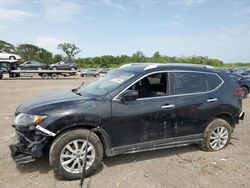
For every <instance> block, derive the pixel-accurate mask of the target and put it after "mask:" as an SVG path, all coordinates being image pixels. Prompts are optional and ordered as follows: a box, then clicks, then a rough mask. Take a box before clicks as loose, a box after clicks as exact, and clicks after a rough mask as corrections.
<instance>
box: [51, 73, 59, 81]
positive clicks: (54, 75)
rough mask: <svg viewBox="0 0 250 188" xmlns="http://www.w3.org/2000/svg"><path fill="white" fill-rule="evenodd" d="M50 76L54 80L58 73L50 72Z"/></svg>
mask: <svg viewBox="0 0 250 188" xmlns="http://www.w3.org/2000/svg"><path fill="white" fill-rule="evenodd" d="M50 77H51V78H52V79H53V80H56V79H57V77H58V75H57V74H56V73H52V74H51V75H50Z"/></svg>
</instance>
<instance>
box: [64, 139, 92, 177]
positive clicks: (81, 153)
mask: <svg viewBox="0 0 250 188" xmlns="http://www.w3.org/2000/svg"><path fill="white" fill-rule="evenodd" d="M86 145H87V141H86V140H82V139H78V140H73V141H71V142H69V143H68V144H66V145H65V146H64V148H63V149H62V152H61V155H60V162H61V165H62V167H63V168H64V169H65V170H66V171H68V172H70V173H81V172H82V167H83V160H84V158H85V148H86ZM86 160H87V162H86V170H87V169H88V168H90V166H91V165H92V164H93V162H94V160H95V148H94V147H93V145H92V144H91V143H90V142H89V143H88V146H87V157H86Z"/></svg>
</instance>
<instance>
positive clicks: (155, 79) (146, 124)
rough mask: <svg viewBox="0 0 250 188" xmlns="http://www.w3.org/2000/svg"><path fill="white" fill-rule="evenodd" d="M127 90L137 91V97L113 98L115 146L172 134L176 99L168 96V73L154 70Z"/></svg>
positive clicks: (164, 137)
mask: <svg viewBox="0 0 250 188" xmlns="http://www.w3.org/2000/svg"><path fill="white" fill-rule="evenodd" d="M128 90H135V91H137V92H138V98H137V99H135V100H132V101H123V100H121V99H119V97H118V100H113V101H112V127H111V131H112V147H119V146H124V145H131V144H138V143H145V144H147V142H148V143H149V142H150V141H156V140H163V139H166V142H167V141H168V140H167V139H168V138H173V137H174V121H175V112H174V105H175V104H174V103H175V101H174V98H173V97H170V96H168V74H167V73H154V74H151V75H149V76H147V77H144V78H142V79H141V80H139V81H138V82H136V83H135V84H133V85H132V86H131V87H129V88H128ZM121 96H122V94H121Z"/></svg>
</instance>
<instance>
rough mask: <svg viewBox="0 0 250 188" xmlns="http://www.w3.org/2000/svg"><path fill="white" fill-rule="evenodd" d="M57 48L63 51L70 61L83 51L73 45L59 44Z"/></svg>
mask: <svg viewBox="0 0 250 188" xmlns="http://www.w3.org/2000/svg"><path fill="white" fill-rule="evenodd" d="M57 48H58V49H60V50H62V51H63V53H64V55H65V58H66V59H68V60H72V59H74V57H75V56H76V55H77V54H78V53H79V52H80V51H81V50H80V48H78V47H77V46H76V45H75V44H73V43H62V44H58V46H57Z"/></svg>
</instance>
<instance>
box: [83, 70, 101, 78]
mask: <svg viewBox="0 0 250 188" xmlns="http://www.w3.org/2000/svg"><path fill="white" fill-rule="evenodd" d="M99 75H100V73H99V71H98V70H97V69H84V70H82V71H81V76H82V77H84V76H94V77H97V76H99Z"/></svg>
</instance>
